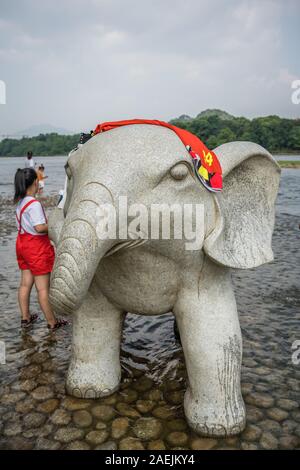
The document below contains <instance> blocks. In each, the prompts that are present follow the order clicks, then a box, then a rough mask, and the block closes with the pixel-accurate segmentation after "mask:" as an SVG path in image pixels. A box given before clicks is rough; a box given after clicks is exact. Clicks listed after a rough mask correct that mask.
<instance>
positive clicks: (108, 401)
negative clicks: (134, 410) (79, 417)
mask: <svg viewBox="0 0 300 470" xmlns="http://www.w3.org/2000/svg"><path fill="white" fill-rule="evenodd" d="M117 400H118V397H117V394H116V393H113V394H112V395H109V396H108V397H105V398H102V400H101V402H102V403H103V405H115V404H116V403H117Z"/></svg>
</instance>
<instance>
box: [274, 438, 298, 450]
mask: <svg viewBox="0 0 300 470" xmlns="http://www.w3.org/2000/svg"><path fill="white" fill-rule="evenodd" d="M299 442H300V439H299V438H297V437H296V436H282V437H280V439H279V448H280V449H296V448H297V447H298V445H299Z"/></svg>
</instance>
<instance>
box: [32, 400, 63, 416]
mask: <svg viewBox="0 0 300 470" xmlns="http://www.w3.org/2000/svg"><path fill="white" fill-rule="evenodd" d="M58 405H59V401H58V400H57V399H56V398H50V400H46V401H44V402H42V403H40V404H39V405H38V407H37V410H38V411H41V412H42V413H47V414H51V413H53V411H55V410H56V408H57V407H58Z"/></svg>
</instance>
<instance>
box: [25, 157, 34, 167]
mask: <svg viewBox="0 0 300 470" xmlns="http://www.w3.org/2000/svg"><path fill="white" fill-rule="evenodd" d="M25 168H34V160H33V158H30V160H29V158H27V157H26V158H25Z"/></svg>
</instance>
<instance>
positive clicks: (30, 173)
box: [14, 168, 37, 203]
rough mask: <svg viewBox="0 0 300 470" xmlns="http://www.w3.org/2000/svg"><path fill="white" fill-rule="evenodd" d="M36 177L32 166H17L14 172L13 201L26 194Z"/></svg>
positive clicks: (15, 201)
mask: <svg viewBox="0 0 300 470" xmlns="http://www.w3.org/2000/svg"><path fill="white" fill-rule="evenodd" d="M36 179H37V174H36V171H35V170H34V169H33V168H23V169H21V168H18V170H17V172H16V174H15V196H14V203H17V202H18V201H20V199H23V197H25V196H26V191H27V189H28V188H29V187H30V186H31V185H32V184H33V183H34V181H35V180H36Z"/></svg>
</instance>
